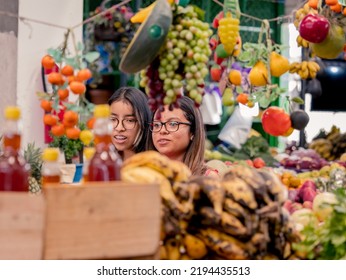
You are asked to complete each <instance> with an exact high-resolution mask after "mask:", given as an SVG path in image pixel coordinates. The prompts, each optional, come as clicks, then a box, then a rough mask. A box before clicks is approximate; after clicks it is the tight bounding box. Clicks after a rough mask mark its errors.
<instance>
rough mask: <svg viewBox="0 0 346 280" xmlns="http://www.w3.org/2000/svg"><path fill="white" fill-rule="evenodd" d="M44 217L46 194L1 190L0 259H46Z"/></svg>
mask: <svg viewBox="0 0 346 280" xmlns="http://www.w3.org/2000/svg"><path fill="white" fill-rule="evenodd" d="M44 218H45V207H44V198H43V196H33V195H30V194H28V193H21V192H0V259H1V260H39V259H42V252H43V234H44V221H45V219H44Z"/></svg>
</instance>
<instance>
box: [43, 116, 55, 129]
mask: <svg viewBox="0 0 346 280" xmlns="http://www.w3.org/2000/svg"><path fill="white" fill-rule="evenodd" d="M43 123H44V124H46V125H50V126H53V125H56V124H57V123H58V117H57V116H55V115H52V114H45V115H44V116H43Z"/></svg>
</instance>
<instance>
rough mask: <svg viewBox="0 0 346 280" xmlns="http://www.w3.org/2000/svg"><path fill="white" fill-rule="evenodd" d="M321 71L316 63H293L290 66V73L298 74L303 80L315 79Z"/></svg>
mask: <svg viewBox="0 0 346 280" xmlns="http://www.w3.org/2000/svg"><path fill="white" fill-rule="evenodd" d="M319 70H320V65H319V64H318V63H316V62H314V61H302V62H293V63H291V64H290V69H289V72H290V73H291V74H292V73H297V74H298V75H299V76H300V78H301V79H303V80H306V79H309V78H310V79H314V78H316V75H317V72H318V71H319Z"/></svg>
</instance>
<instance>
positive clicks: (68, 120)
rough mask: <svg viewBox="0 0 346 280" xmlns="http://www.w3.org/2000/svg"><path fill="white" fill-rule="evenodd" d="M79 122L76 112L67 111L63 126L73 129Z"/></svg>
mask: <svg viewBox="0 0 346 280" xmlns="http://www.w3.org/2000/svg"><path fill="white" fill-rule="evenodd" d="M77 122H78V114H77V113H76V112H75V111H71V110H70V111H66V112H65V113H64V118H63V124H64V126H66V127H73V126H75V125H76V124H77Z"/></svg>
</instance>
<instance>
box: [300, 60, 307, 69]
mask: <svg viewBox="0 0 346 280" xmlns="http://www.w3.org/2000/svg"><path fill="white" fill-rule="evenodd" d="M307 67H308V62H307V61H302V64H301V69H302V71H305V70H306V69H307Z"/></svg>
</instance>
